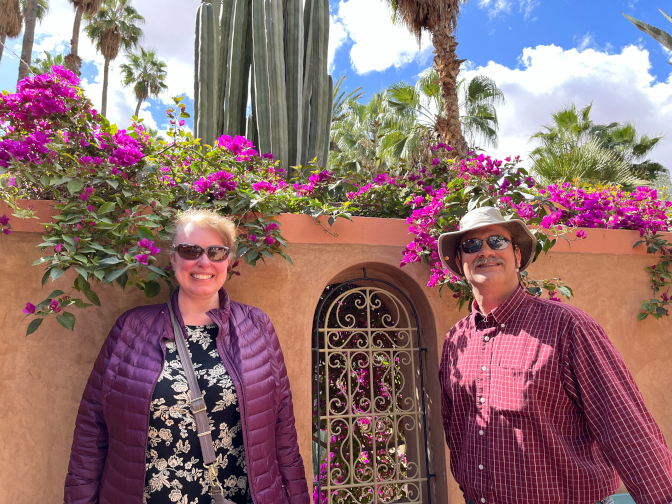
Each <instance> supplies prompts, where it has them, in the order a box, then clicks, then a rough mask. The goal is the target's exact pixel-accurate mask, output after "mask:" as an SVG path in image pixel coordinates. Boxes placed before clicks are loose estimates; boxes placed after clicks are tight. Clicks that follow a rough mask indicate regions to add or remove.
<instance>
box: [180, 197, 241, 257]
mask: <svg viewBox="0 0 672 504" xmlns="http://www.w3.org/2000/svg"><path fill="white" fill-rule="evenodd" d="M174 223H175V234H174V235H173V248H175V246H176V245H177V243H176V240H177V235H178V234H180V231H182V230H183V229H184V228H185V227H187V225H188V224H192V225H193V226H195V227H197V228H201V229H211V230H213V231H214V232H215V233H217V234H218V235H219V236H220V237H221V238H222V240H223V241H224V243H225V244H226V246H227V247H229V257H231V258H232V259H233V258H235V257H236V225H235V224H234V222H233V220H231V218H230V217H225V216H224V215H221V214H219V213H217V212H216V211H215V210H209V209H202V208H201V209H199V208H190V209H189V210H186V211H184V212H180V213H178V214H177V215H176V216H175V219H174Z"/></svg>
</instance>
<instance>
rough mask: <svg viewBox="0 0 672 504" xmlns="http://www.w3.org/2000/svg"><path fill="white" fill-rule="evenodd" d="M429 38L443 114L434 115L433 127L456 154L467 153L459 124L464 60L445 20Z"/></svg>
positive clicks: (462, 155)
mask: <svg viewBox="0 0 672 504" xmlns="http://www.w3.org/2000/svg"><path fill="white" fill-rule="evenodd" d="M432 42H433V43H434V53H435V54H436V56H435V57H434V68H436V73H437V74H438V76H439V85H440V86H441V96H442V98H443V117H439V118H438V119H437V121H436V125H435V128H436V131H437V133H438V134H439V138H440V140H441V141H442V142H445V143H447V144H448V145H450V146H451V147H452V148H453V151H452V152H453V153H454V156H455V157H460V158H461V157H464V156H466V154H467V150H468V148H467V142H466V141H465V140H464V136H463V135H462V127H461V125H460V107H459V101H458V97H457V74H459V73H460V65H461V64H462V63H463V62H464V61H466V60H461V59H458V58H457V54H456V52H455V50H456V49H457V41H456V40H455V37H454V36H453V35H452V29H451V27H450V24H449V23H448V22H445V23H440V24H439V25H438V27H437V29H434V30H432Z"/></svg>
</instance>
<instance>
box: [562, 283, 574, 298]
mask: <svg viewBox="0 0 672 504" xmlns="http://www.w3.org/2000/svg"><path fill="white" fill-rule="evenodd" d="M558 290H559V291H560V293H561V294H562V295H563V296H565V297H566V298H567V299H569V298H571V297H572V295H573V294H574V293H573V292H572V289H570V288H569V287H567V286H565V285H561V286H560V287H558Z"/></svg>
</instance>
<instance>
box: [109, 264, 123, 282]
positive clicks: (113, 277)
mask: <svg viewBox="0 0 672 504" xmlns="http://www.w3.org/2000/svg"><path fill="white" fill-rule="evenodd" d="M127 269H128V266H125V267H123V268H120V269H117V270H114V271H113V272H111V273H110V274H109V275H107V277H106V278H105V283H110V282H111V281H113V280H116V279H117V278H119V277H120V276H121V275H123V274H124V273H126V270H127Z"/></svg>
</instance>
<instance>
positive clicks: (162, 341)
mask: <svg viewBox="0 0 672 504" xmlns="http://www.w3.org/2000/svg"><path fill="white" fill-rule="evenodd" d="M164 310H165V308H164ZM161 313H162V314H163V310H162V311H161ZM159 346H160V347H161V351H162V352H163V363H162V364H161V371H159V374H158V375H157V377H156V380H154V384H153V385H152V393H151V394H149V406H147V427H146V428H145V459H146V458H147V441H148V440H149V421H150V420H151V417H152V397H154V391H155V390H156V384H157V383H159V378H160V377H161V373H163V366H165V365H166V341H165V338H160V339H159ZM146 480H147V463H146V461H145V471H144V473H143V475H142V481H143V487H144V481H146ZM143 492H144V490H143Z"/></svg>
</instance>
